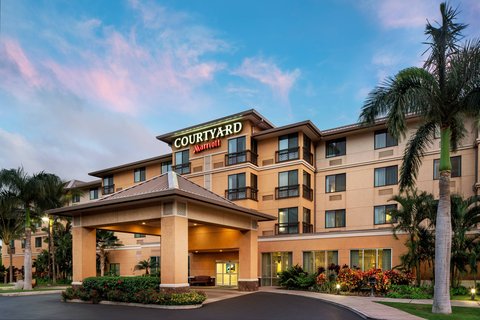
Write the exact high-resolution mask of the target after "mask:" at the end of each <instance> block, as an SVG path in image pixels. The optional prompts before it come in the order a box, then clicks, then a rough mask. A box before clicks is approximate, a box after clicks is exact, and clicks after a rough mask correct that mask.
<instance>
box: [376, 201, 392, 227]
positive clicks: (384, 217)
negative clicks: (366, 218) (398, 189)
mask: <svg viewBox="0 0 480 320" xmlns="http://www.w3.org/2000/svg"><path fill="white" fill-rule="evenodd" d="M396 209H397V205H396V204H390V205H385V206H376V207H375V208H374V210H373V211H374V223H375V224H386V223H394V222H396V221H395V220H394V219H392V216H391V215H390V212H391V211H392V210H396Z"/></svg>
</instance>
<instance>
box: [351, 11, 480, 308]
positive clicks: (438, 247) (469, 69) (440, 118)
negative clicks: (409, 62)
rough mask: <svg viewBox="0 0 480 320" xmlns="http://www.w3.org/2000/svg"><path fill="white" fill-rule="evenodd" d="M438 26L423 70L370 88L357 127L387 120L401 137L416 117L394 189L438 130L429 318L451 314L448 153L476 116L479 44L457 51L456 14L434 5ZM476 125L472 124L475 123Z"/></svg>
mask: <svg viewBox="0 0 480 320" xmlns="http://www.w3.org/2000/svg"><path fill="white" fill-rule="evenodd" d="M440 13H441V17H442V20H441V23H440V24H438V25H436V26H434V25H432V24H431V23H430V22H427V25H426V28H425V34H426V35H427V37H428V40H427V43H426V44H427V45H428V46H429V48H428V50H427V51H428V53H429V55H428V57H427V59H426V61H425V64H424V67H423V68H407V69H404V70H401V71H400V72H399V73H398V74H397V75H395V76H394V77H392V78H389V79H387V80H386V81H385V82H384V83H383V84H382V85H380V86H377V87H376V88H374V89H373V90H372V91H371V92H370V93H369V95H368V97H367V99H366V101H365V103H364V106H363V108H362V112H361V115H360V121H361V122H363V123H370V124H371V123H374V122H375V120H376V119H378V118H379V117H384V116H386V117H387V127H388V130H389V132H390V134H392V135H393V136H394V137H396V138H400V137H401V136H403V137H405V133H406V131H407V119H406V118H407V115H417V116H418V119H419V120H420V121H421V124H420V126H419V127H418V129H417V130H416V132H415V133H414V134H413V136H412V137H411V138H410V140H409V141H408V143H407V147H406V149H405V153H404V156H403V164H402V167H401V172H400V173H401V177H400V188H401V189H402V190H403V189H405V188H407V187H411V186H413V185H414V183H415V179H416V177H417V173H418V168H419V166H420V165H421V162H422V157H423V156H424V155H425V152H426V150H427V147H428V146H429V145H431V142H432V139H433V137H434V133H435V130H436V128H439V129H440V179H439V189H440V199H439V204H438V209H437V219H436V228H435V229H436V232H435V288H434V301H433V306H432V312H434V313H444V314H449V313H451V312H452V311H451V305H450V290H449V283H450V281H449V280H450V279H449V278H450V255H451V251H450V250H451V241H452V237H451V232H452V230H451V214H450V171H451V163H450V152H451V151H456V149H457V146H458V144H459V142H460V140H461V139H462V137H463V136H464V132H465V121H464V120H465V119H466V118H467V117H471V118H473V119H478V117H479V115H480V40H478V39H475V40H470V41H466V42H465V43H464V44H463V46H461V45H460V40H461V39H462V38H463V37H462V30H463V29H465V27H466V26H465V25H464V24H461V23H457V22H455V21H456V18H457V11H456V10H455V9H453V8H452V7H451V6H449V5H446V4H445V3H442V4H440ZM477 125H478V122H477Z"/></svg>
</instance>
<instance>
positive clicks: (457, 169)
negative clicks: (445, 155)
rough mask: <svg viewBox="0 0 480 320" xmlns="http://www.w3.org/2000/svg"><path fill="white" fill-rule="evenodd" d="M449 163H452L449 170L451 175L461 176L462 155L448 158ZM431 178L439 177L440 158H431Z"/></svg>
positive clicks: (453, 176)
mask: <svg viewBox="0 0 480 320" xmlns="http://www.w3.org/2000/svg"><path fill="white" fill-rule="evenodd" d="M450 163H451V164H452V171H450V174H451V177H452V178H456V177H461V176H462V157H461V156H456V157H451V158H450ZM433 179H434V180H438V179H440V159H435V160H433Z"/></svg>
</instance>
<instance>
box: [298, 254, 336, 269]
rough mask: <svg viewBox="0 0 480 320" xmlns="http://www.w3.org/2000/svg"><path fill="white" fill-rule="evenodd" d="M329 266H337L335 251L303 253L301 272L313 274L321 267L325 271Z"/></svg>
mask: <svg viewBox="0 0 480 320" xmlns="http://www.w3.org/2000/svg"><path fill="white" fill-rule="evenodd" d="M331 264H335V265H337V264H338V251H337V250H332V251H327V250H321V251H304V252H303V270H304V271H306V272H308V273H315V272H317V271H318V268H320V267H323V268H324V269H325V270H327V269H328V267H329V266H330V265H331Z"/></svg>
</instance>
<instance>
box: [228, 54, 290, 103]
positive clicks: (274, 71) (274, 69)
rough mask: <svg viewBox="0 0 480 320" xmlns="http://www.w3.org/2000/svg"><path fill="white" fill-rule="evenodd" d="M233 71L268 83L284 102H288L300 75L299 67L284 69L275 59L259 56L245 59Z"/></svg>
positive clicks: (265, 83)
mask: <svg viewBox="0 0 480 320" xmlns="http://www.w3.org/2000/svg"><path fill="white" fill-rule="evenodd" d="M233 73H234V74H236V75H239V76H241V77H246V78H251V79H254V80H257V81H259V82H260V83H262V84H264V85H267V86H268V87H270V88H271V89H272V91H273V92H274V94H275V95H277V96H278V97H279V98H280V99H281V100H282V101H283V102H284V103H287V102H288V96H289V94H290V90H291V89H292V87H293V85H294V84H295V81H296V80H297V79H298V77H299V76H300V70H299V69H294V70H293V71H282V70H280V68H279V67H278V66H277V65H276V64H275V63H274V62H273V61H271V60H265V59H263V58H258V57H255V58H246V59H244V60H243V63H242V65H241V66H240V67H239V68H238V69H236V70H235V71H234V72H233Z"/></svg>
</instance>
